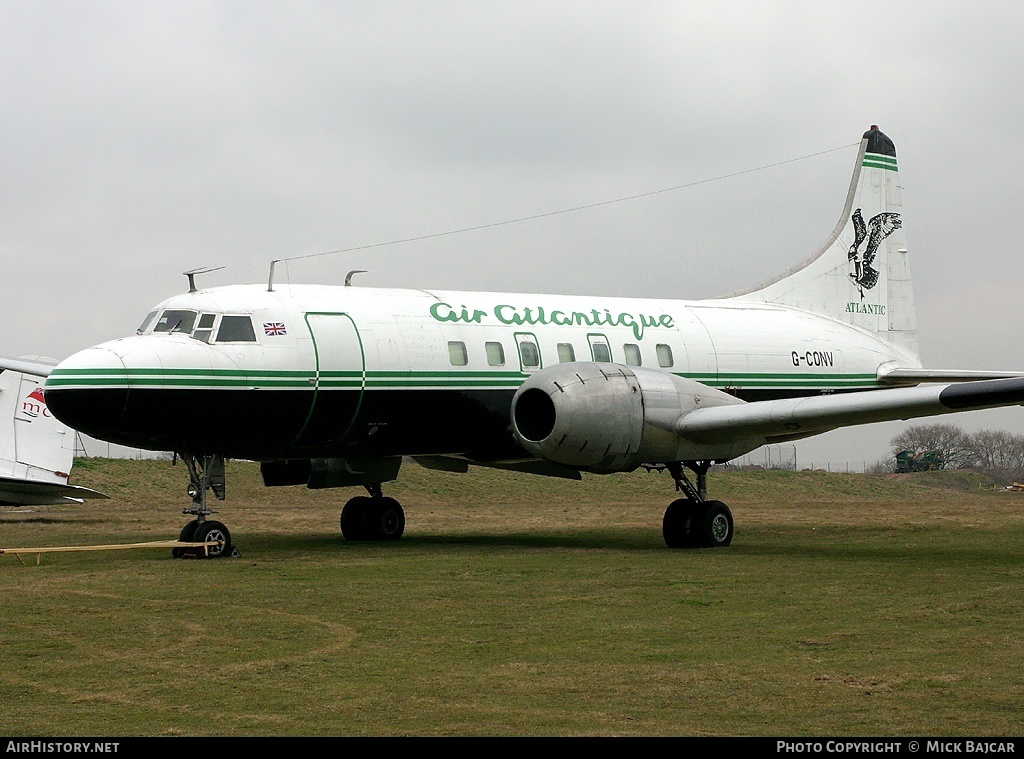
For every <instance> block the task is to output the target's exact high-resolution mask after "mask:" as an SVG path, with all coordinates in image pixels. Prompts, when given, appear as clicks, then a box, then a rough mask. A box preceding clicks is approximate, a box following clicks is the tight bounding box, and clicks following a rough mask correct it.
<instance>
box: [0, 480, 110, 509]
mask: <svg viewBox="0 0 1024 759" xmlns="http://www.w3.org/2000/svg"><path fill="white" fill-rule="evenodd" d="M94 498H109V496H107V495H104V494H103V493H100V492H99V491H98V490H90V489H89V488H83V487H81V486H79V485H61V484H59V483H52V482H37V481H34V480H25V479H20V478H17V477H0V504H3V505H7V506H10V505H18V506H38V505H42V504H57V503H82V502H83V501H84V500H86V499H94Z"/></svg>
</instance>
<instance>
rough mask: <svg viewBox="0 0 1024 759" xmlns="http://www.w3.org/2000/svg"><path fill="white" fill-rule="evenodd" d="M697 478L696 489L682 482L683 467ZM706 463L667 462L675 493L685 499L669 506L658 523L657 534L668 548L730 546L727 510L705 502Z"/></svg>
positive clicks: (719, 504) (730, 529)
mask: <svg viewBox="0 0 1024 759" xmlns="http://www.w3.org/2000/svg"><path fill="white" fill-rule="evenodd" d="M684 464H685V465H686V466H687V467H688V468H690V469H692V470H693V471H694V473H695V474H696V475H697V486H696V487H694V486H693V484H692V483H691V482H690V481H689V480H688V479H686V473H685V472H683V465H684ZM710 467H711V462H710V461H684V462H670V463H668V464H666V468H667V469H668V471H669V473H671V475H672V479H674V480H675V481H676V490H682V491H683V492H685V493H686V495H687V496H688V497H687V498H680V499H679V500H677V501H673V502H672V503H670V504H669V507H668V508H667V509H665V516H664V518H663V519H662V520H661V532H662V535H664V536H665V544H666V545H667V546H668V547H669V548H725V547H726V546H727V545H729V544H730V543H732V533H733V521H732V512H731V511H729V507H728V506H726V505H725V504H724V503H722V502H721V501H709V500H708V499H707V473H708V469H709V468H710Z"/></svg>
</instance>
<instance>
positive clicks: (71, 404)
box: [43, 346, 128, 437]
mask: <svg viewBox="0 0 1024 759" xmlns="http://www.w3.org/2000/svg"><path fill="white" fill-rule="evenodd" d="M43 397H44V398H45V399H46V405H47V407H49V409H50V412H51V413H52V414H53V415H54V416H56V417H57V419H59V420H60V421H62V422H63V423H64V424H66V425H67V426H68V427H70V428H71V429H74V430H78V431H79V432H84V433H85V434H87V435H92V436H94V437H103V436H104V434H105V433H108V432H109V431H110V430H111V429H116V428H117V425H118V423H119V422H120V421H121V417H122V416H123V415H124V410H125V406H126V404H127V402H128V373H127V371H126V369H125V365H124V362H123V361H122V360H121V358H120V357H119V356H118V355H117V353H115V352H114V351H112V350H110V349H109V348H105V347H102V346H96V347H94V348H87V349H85V350H83V351H79V352H78V353H75V354H74V355H72V356H70V357H68V358H67V359H65V360H64V361H62V362H60V363H59V364H58V365H57V366H56V367H55V368H54V369H53V371H51V372H50V376H49V377H47V378H46V384H45V385H44V386H43Z"/></svg>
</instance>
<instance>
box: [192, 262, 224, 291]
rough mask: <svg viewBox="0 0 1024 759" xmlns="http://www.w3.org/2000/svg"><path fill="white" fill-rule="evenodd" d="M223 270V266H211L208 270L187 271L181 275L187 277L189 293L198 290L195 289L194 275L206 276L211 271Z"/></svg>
mask: <svg viewBox="0 0 1024 759" xmlns="http://www.w3.org/2000/svg"><path fill="white" fill-rule="evenodd" d="M223 268H224V267H223V266H213V267H210V268H208V269H189V270H188V271H183V272H182V274H184V275H185V276H186V277H188V291H189V292H190V293H194V292H197V291H198V288H197V287H196V274H207V273H209V272H211V271H219V270H220V269H223Z"/></svg>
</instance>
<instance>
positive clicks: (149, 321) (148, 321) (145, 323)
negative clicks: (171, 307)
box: [135, 311, 156, 335]
mask: <svg viewBox="0 0 1024 759" xmlns="http://www.w3.org/2000/svg"><path fill="white" fill-rule="evenodd" d="M154 319H156V311H150V312H149V313H148V314H146V318H145V319H143V320H142V326H141V327H139V328H138V329H137V330H135V334H136V335H141V334H143V333H144V332H145V331H146V330H147V329H149V328H150V327H151V326H152V325H153V320H154Z"/></svg>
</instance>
